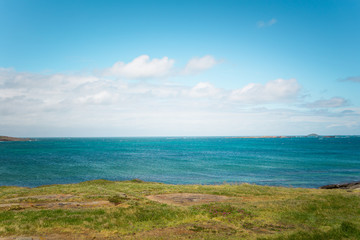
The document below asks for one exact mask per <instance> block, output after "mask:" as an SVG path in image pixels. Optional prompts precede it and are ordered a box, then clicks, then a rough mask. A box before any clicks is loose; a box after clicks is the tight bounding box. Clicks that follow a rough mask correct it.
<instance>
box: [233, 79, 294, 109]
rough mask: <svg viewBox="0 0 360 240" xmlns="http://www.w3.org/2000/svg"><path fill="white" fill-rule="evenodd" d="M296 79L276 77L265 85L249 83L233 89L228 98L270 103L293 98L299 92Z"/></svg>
mask: <svg viewBox="0 0 360 240" xmlns="http://www.w3.org/2000/svg"><path fill="white" fill-rule="evenodd" d="M300 89H301V87H300V85H299V83H298V82H297V81H296V79H289V80H284V79H276V80H273V81H269V82H267V83H266V84H265V85H263V84H259V83H250V84H248V85H246V86H245V87H243V88H240V89H236V90H233V91H232V92H231V94H230V99H231V100H235V101H240V102H243V103H271V102H284V101H285V102H286V101H289V100H293V99H295V98H296V97H297V95H298V93H299V92H300Z"/></svg>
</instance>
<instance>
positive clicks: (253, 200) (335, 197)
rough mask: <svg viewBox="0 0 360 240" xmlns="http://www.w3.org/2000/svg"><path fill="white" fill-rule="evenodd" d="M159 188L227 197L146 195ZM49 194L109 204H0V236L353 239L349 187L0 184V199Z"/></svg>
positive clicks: (356, 210) (358, 206) (359, 213)
mask: <svg viewBox="0 0 360 240" xmlns="http://www.w3.org/2000/svg"><path fill="white" fill-rule="evenodd" d="M164 193H206V194H217V195H225V196H228V197H229V199H228V200H227V201H226V202H223V203H211V204H203V205H196V206H188V207H184V206H172V205H167V204H161V203H157V202H153V201H150V200H148V199H147V198H146V196H147V195H152V194H164ZM54 194H68V195H73V197H72V198H69V199H66V200H64V201H76V202H78V201H98V200H109V201H110V202H112V203H114V206H112V207H109V206H107V207H98V208H83V209H36V208H25V209H22V208H19V207H12V208H0V236H3V237H4V236H20V235H21V236H46V235H48V234H54V233H56V234H60V235H63V236H71V235H74V234H83V236H85V237H84V238H83V239H86V238H88V237H89V236H97V239H101V238H102V237H103V238H107V237H113V238H119V239H122V238H129V239H189V238H191V239H278V240H280V239H284V240H285V239H289V240H290V239H291V240H292V239H360V191H356V190H355V191H352V192H348V191H346V190H320V189H301V188H284V187H268V186H257V185H250V184H240V185H230V184H224V185H167V184H161V183H150V182H142V181H140V180H133V181H124V182H112V181H106V180H95V181H88V182H83V183H78V184H67V185H50V186H41V187H37V188H32V189H30V188H20V187H0V204H2V203H24V202H54V201H56V199H40V200H38V199H37V198H36V196H43V195H54ZM19 197H20V198H21V199H20V200H19V199H17V198H19ZM64 239H66V237H64ZM79 239H81V238H79Z"/></svg>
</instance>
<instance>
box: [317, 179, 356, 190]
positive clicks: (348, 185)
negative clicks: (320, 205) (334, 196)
mask: <svg viewBox="0 0 360 240" xmlns="http://www.w3.org/2000/svg"><path fill="white" fill-rule="evenodd" d="M357 188H360V181H359V182H352V183H341V184H330V185H325V186H321V187H320V189H357Z"/></svg>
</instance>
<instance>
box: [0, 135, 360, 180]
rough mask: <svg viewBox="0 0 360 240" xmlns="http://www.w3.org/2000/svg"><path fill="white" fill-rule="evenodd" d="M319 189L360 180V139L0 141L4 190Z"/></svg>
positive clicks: (53, 139) (219, 138)
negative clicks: (158, 185)
mask: <svg viewBox="0 0 360 240" xmlns="http://www.w3.org/2000/svg"><path fill="white" fill-rule="evenodd" d="M99 178H102V179H109V180H129V179H134V178H139V179H142V180H145V181H156V182H163V183H173V184H215V183H223V182H228V183H234V182H236V183H240V182H249V183H256V184H261V185H273V186H293V187H319V186H322V185H326V184H330V183H342V182H351V181H359V180H360V137H346V138H284V139H278V138H276V139H266V138H257V139H247V138H224V137H212V138H200V137H199V138H165V137H164V138H69V139H60V138H39V139H35V141H31V142H0V185H17V186H28V187H34V186H39V185H45V184H58V183H74V182H80V181H85V180H92V179H99Z"/></svg>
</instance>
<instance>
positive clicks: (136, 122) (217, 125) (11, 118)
mask: <svg viewBox="0 0 360 240" xmlns="http://www.w3.org/2000/svg"><path fill="white" fill-rule="evenodd" d="M217 63H218V61H216V60H215V59H214V58H213V57H211V56H204V57H201V58H192V59H190V60H189V61H188V63H187V64H186V65H185V66H184V67H183V68H182V69H181V68H180V69H177V70H176V69H175V68H174V60H172V59H169V58H167V57H163V58H161V59H156V58H155V59H150V57H148V56H146V55H142V56H140V57H138V58H135V59H134V60H132V61H130V62H129V63H125V62H119V63H115V64H114V65H113V66H112V67H110V68H108V69H106V70H105V71H104V72H106V71H108V75H101V76H95V75H92V74H84V75H80V74H61V73H59V74H50V75H46V74H35V73H26V72H17V71H16V70H14V69H4V68H2V69H0V117H1V122H0V133H1V134H2V135H15V136H161V135H162V136H166V135H167V136H169V135H192V136H193V135H257V134H258V135H264V134H269V135H276V134H284V129H288V130H287V133H288V134H306V133H309V132H314V131H313V130H314V129H332V130H333V131H337V129H338V131H339V132H340V131H342V134H343V131H344V129H348V130H349V131H353V130H354V129H357V128H359V126H360V124H359V120H358V119H359V117H360V109H359V108H356V107H349V104H348V102H347V101H346V100H345V99H344V98H342V97H332V98H329V99H320V100H317V101H314V102H310V103H305V102H304V99H303V98H302V97H301V94H302V86H301V85H300V83H299V82H298V80H296V79H281V78H279V79H275V80H270V81H267V82H264V83H256V82H252V83H244V82H243V81H241V82H243V83H242V84H239V87H237V88H234V89H225V88H222V87H220V86H217V85H215V84H213V83H211V82H209V81H200V82H197V83H194V84H192V85H184V84H181V83H174V82H170V81H133V79H143V78H163V77H165V76H167V77H171V76H182V77H191V75H192V74H196V73H199V72H201V71H206V70H207V69H210V68H212V67H213V66H214V65H216V64H217ZM114 76H116V78H115V79H114ZM290 130H291V132H289V131H290ZM297 131H298V132H297ZM324 131H325V130H324ZM318 133H320V134H321V132H318ZM324 134H328V132H324Z"/></svg>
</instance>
